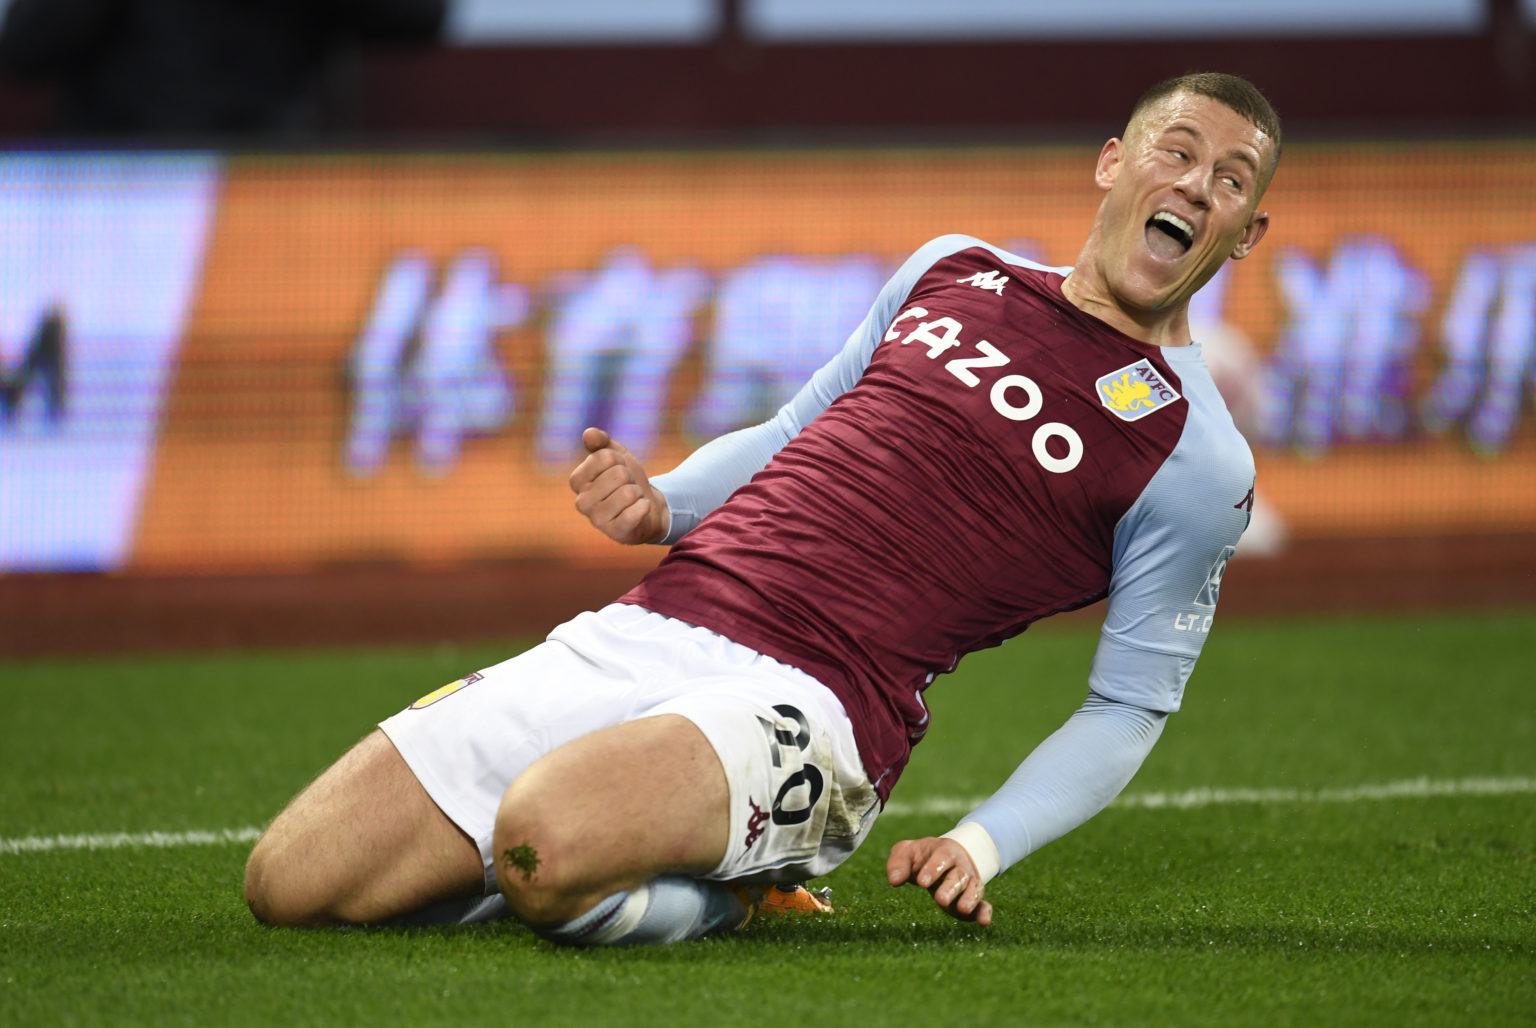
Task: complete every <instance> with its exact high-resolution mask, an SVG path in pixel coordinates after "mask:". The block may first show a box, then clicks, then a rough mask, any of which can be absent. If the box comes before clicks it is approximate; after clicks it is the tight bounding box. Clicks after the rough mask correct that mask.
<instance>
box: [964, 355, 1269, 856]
mask: <svg viewBox="0 0 1536 1028" xmlns="http://www.w3.org/2000/svg"><path fill="white" fill-rule="evenodd" d="M1167 357H1168V360H1169V363H1170V364H1172V365H1173V366H1174V367H1175V368H1176V369H1177V370H1178V371H1179V374H1180V380H1181V382H1182V384H1183V387H1184V391H1185V393H1184V395H1185V397H1186V399H1188V400H1189V402H1190V415H1189V417H1188V418H1187V419H1186V422H1185V428H1184V431H1183V434H1182V435H1181V436H1180V439H1179V442H1178V443H1177V444H1176V445H1175V447H1174V449H1173V452H1172V453H1171V454H1170V455H1169V457H1168V460H1167V461H1165V462H1164V464H1163V465H1162V467H1161V468H1160V469H1159V470H1158V471H1157V473H1156V474H1154V475H1153V476H1152V480H1151V481H1150V482H1149V483H1148V484H1147V487H1146V489H1145V490H1144V491H1143V492H1142V494H1141V496H1139V497H1138V498H1137V500H1136V502H1135V503H1134V504H1132V506H1131V509H1130V510H1129V511H1127V512H1126V514H1125V516H1124V517H1122V518H1121V520H1120V522H1119V524H1118V525H1117V526H1116V528H1115V540H1114V564H1113V571H1112V573H1111V578H1110V590H1109V605H1108V606H1109V609H1108V611H1107V612H1106V615H1105V618H1104V627H1103V629H1102V631H1101V633H1100V636H1099V645H1098V648H1097V650H1096V651H1095V654H1094V659H1093V667H1092V669H1091V670H1090V671H1089V676H1088V682H1089V687H1090V690H1091V691H1090V693H1089V697H1088V700H1087V702H1085V703H1084V704H1083V706H1082V708H1081V709H1079V710H1078V711H1077V713H1075V714H1074V715H1072V717H1071V718H1069V719H1068V721H1067V723H1066V724H1065V725H1063V726H1062V727H1061V728H1060V729H1058V730H1057V731H1056V732H1055V733H1054V734H1053V735H1051V736H1050V737H1049V738H1048V739H1046V740H1045V741H1044V742H1043V743H1041V744H1040V746H1039V747H1037V748H1036V749H1035V750H1034V752H1032V753H1031V754H1030V755H1029V757H1028V758H1027V759H1026V760H1025V761H1024V763H1022V764H1020V765H1019V767H1018V769H1017V770H1016V771H1015V772H1014V773H1013V775H1012V776H1010V777H1009V779H1008V781H1007V782H1005V783H1004V784H1003V786H1002V788H1000V789H998V791H997V792H996V793H994V794H993V795H992V796H991V797H989V798H988V799H987V800H986V801H985V802H983V803H982V804H981V806H979V807H977V808H976V809H975V810H974V811H972V812H971V813H970V814H968V815H967V816H966V817H965V818H963V819H962V821H961V825H960V826H959V827H958V828H957V829H956V832H957V833H960V834H958V835H957V836H956V837H957V838H961V837H962V836H965V837H966V838H968V839H969V841H970V843H971V844H972V845H975V846H977V848H978V849H984V848H985V846H986V845H987V842H988V841H989V840H990V843H991V844H992V845H993V846H994V847H995V849H996V853H995V856H996V858H997V860H998V867H997V869H996V870H1003V869H1006V868H1008V867H1009V866H1011V865H1012V864H1014V863H1017V862H1018V861H1020V860H1022V859H1023V858H1024V857H1025V856H1027V855H1028V854H1029V853H1031V852H1033V851H1034V850H1037V849H1039V848H1040V847H1041V846H1043V845H1045V844H1046V843H1047V842H1050V841H1051V840H1052V839H1056V838H1059V837H1060V836H1061V835H1064V834H1065V833H1066V832H1068V831H1071V830H1072V829H1073V828H1075V827H1076V826H1078V825H1080V824H1082V823H1083V822H1084V821H1086V820H1088V818H1090V817H1092V816H1093V815H1094V814H1096V813H1098V812H1099V811H1100V810H1102V809H1103V808H1104V807H1105V806H1106V805H1107V804H1108V803H1109V802H1110V801H1111V800H1112V799H1114V798H1115V796H1116V795H1118V794H1119V792H1120V790H1121V789H1123V788H1125V786H1126V784H1127V783H1129V782H1130V780H1131V778H1132V776H1133V775H1134V774H1135V773H1136V771H1137V769H1138V768H1140V767H1141V764H1142V761H1143V760H1145V759H1146V756H1147V754H1148V753H1149V752H1151V749H1152V746H1153V744H1154V743H1156V741H1157V739H1158V737H1159V736H1160V735H1161V734H1162V729H1163V725H1164V723H1165V722H1166V720H1167V715H1168V714H1169V713H1171V712H1173V711H1176V710H1178V709H1179V704H1180V702H1181V700H1182V698H1183V694H1184V685H1185V683H1186V682H1187V680H1188V679H1189V675H1190V672H1191V671H1192V670H1193V669H1194V666H1195V660H1196V658H1197V657H1198V656H1199V655H1200V650H1201V647H1202V646H1203V645H1204V643H1205V639H1206V636H1207V634H1208V633H1209V632H1210V629H1211V624H1212V622H1213V620H1214V619H1215V613H1216V601H1217V598H1218V594H1219V593H1220V589H1221V579H1222V575H1223V574H1224V573H1225V571H1226V566H1227V561H1228V560H1229V559H1230V558H1231V556H1232V553H1233V551H1234V549H1235V548H1236V546H1237V541H1238V537H1239V536H1241V535H1242V532H1243V529H1244V528H1245V527H1247V524H1248V519H1249V507H1250V504H1251V499H1252V489H1253V455H1252V454H1251V453H1250V452H1249V450H1248V446H1247V443H1245V442H1244V441H1243V438H1242V436H1241V435H1239V434H1238V432H1237V430H1236V428H1234V427H1233V425H1232V420H1231V417H1230V416H1229V415H1228V414H1227V410H1226V407H1225V405H1224V404H1222V402H1221V399H1220V396H1219V394H1218V393H1217V392H1216V387H1215V385H1214V384H1213V383H1212V382H1211V380H1210V375H1209V373H1208V372H1207V370H1206V368H1205V365H1204V362H1203V361H1202V360H1201V358H1200V354H1199V350H1198V349H1197V348H1191V349H1189V350H1188V351H1184V352H1172V353H1168V354H1167ZM968 822H969V825H968V824H967V823H968ZM970 826H977V827H979V828H980V829H981V830H982V833H983V836H984V837H983V838H982V839H980V840H978V839H977V838H976V835H975V833H974V831H972V830H971V829H970ZM967 833H969V834H967ZM972 856H973V858H976V859H977V860H978V867H980V866H982V862H983V861H984V860H985V859H987V858H986V857H978V855H977V854H976V853H975V852H972Z"/></svg>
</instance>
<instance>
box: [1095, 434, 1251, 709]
mask: <svg viewBox="0 0 1536 1028" xmlns="http://www.w3.org/2000/svg"><path fill="white" fill-rule="evenodd" d="M1193 435H1194V437H1195V438H1193V439H1191V433H1190V432H1188V431H1187V432H1186V435H1185V437H1184V438H1183V439H1181V440H1180V442H1179V444H1178V446H1177V447H1175V449H1174V452H1173V454H1172V455H1170V457H1169V459H1168V461H1167V462H1165V463H1164V465H1163V466H1162V468H1161V469H1159V471H1158V472H1157V474H1155V475H1154V476H1153V477H1152V480H1151V482H1149V483H1148V485H1147V488H1146V490H1145V491H1144V492H1143V493H1142V494H1141V496H1140V497H1139V498H1138V499H1137V501H1136V502H1135V503H1134V504H1133V505H1132V506H1131V509H1130V510H1129V511H1127V512H1126V514H1125V516H1124V517H1123V518H1121V520H1120V523H1119V524H1118V525H1117V526H1116V528H1115V542H1114V558H1113V571H1112V573H1111V577H1110V586H1109V605H1108V606H1109V609H1108V611H1107V613H1106V614H1105V617H1104V626H1103V629H1102V631H1101V633H1100V637H1099V645H1098V649H1097V650H1096V651H1095V653H1094V658H1093V667H1092V670H1091V671H1090V672H1089V677H1088V684H1089V686H1090V688H1092V689H1093V691H1094V692H1096V693H1098V694H1100V695H1101V696H1108V697H1111V698H1113V699H1117V700H1120V701H1122V702H1125V703H1131V704H1135V705H1137V706H1140V707H1145V708H1147V709H1149V710H1158V711H1164V712H1170V713H1171V712H1173V711H1176V710H1178V709H1179V704H1180V702H1181V700H1182V699H1183V695H1184V684H1185V682H1187V681H1188V679H1189V676H1190V672H1192V671H1193V670H1194V666H1195V660H1196V658H1197V657H1199V656H1200V650H1201V648H1202V647H1203V646H1204V644H1205V639H1206V636H1207V635H1208V634H1209V633H1210V630H1211V625H1212V622H1213V621H1214V620H1215V616H1216V601H1217V598H1218V594H1219V593H1220V590H1221V579H1222V575H1223V574H1224V573H1225V572H1226V568H1227V561H1228V560H1230V559H1231V557H1232V554H1233V552H1234V551H1235V549H1236V547H1237V540H1238V537H1239V536H1241V535H1242V533H1243V529H1244V528H1245V527H1247V524H1248V519H1249V516H1250V515H1249V511H1248V506H1249V501H1248V497H1249V496H1251V495H1252V489H1253V458H1252V455H1251V454H1250V453H1249V452H1248V448H1247V445H1246V444H1245V443H1243V442H1242V440H1241V437H1240V436H1236V433H1235V431H1234V432H1232V433H1231V435H1230V437H1229V438H1228V439H1226V440H1223V439H1220V438H1217V439H1212V438H1210V434H1209V433H1204V432H1201V431H1199V430H1196V431H1195V432H1194V433H1193Z"/></svg>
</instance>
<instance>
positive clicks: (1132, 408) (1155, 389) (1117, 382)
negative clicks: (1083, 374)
mask: <svg viewBox="0 0 1536 1028" xmlns="http://www.w3.org/2000/svg"><path fill="white" fill-rule="evenodd" d="M1094 384H1095V385H1096V386H1097V387H1098V393H1099V402H1100V403H1102V404H1103V405H1104V406H1105V407H1106V408H1108V409H1109V411H1110V412H1111V413H1112V414H1114V416H1115V417H1117V418H1119V419H1120V420H1121V421H1137V420H1140V419H1141V418H1144V417H1146V416H1147V415H1148V414H1151V413H1152V412H1153V411H1155V410H1157V409H1158V408H1159V407H1166V406H1167V405H1168V404H1170V403H1172V402H1173V401H1174V400H1177V399H1178V398H1179V392H1178V390H1177V389H1175V388H1173V386H1171V385H1169V384H1168V383H1167V382H1165V381H1164V380H1163V376H1162V375H1160V374H1159V373H1158V371H1157V369H1156V368H1154V367H1153V366H1152V362H1151V361H1149V360H1146V359H1142V360H1139V361H1137V362H1136V363H1135V364H1128V365H1126V366H1125V367H1123V368H1121V369H1120V370H1118V371H1111V372H1110V373H1109V374H1107V375H1105V376H1104V377H1103V378H1101V379H1099V380H1098V382H1096V383H1094Z"/></svg>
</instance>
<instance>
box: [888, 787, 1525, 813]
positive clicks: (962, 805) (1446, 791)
mask: <svg viewBox="0 0 1536 1028" xmlns="http://www.w3.org/2000/svg"><path fill="white" fill-rule="evenodd" d="M1532 792H1536V778H1456V779H1450V780H1436V779H1432V778H1409V779H1406V780H1404V781H1400V782H1383V783H1381V784H1380V785H1351V786H1340V787H1334V788H1325V789H1186V790H1184V791H1183V792H1130V793H1122V794H1121V795H1120V796H1119V797H1118V798H1116V799H1115V800H1113V801H1112V802H1111V803H1110V806H1111V807H1115V808H1120V809H1126V808H1129V809H1140V810H1166V809H1170V808H1172V809H1174V810H1193V809H1196V808H1199V807H1221V806H1232V805H1235V804H1239V803H1256V804H1261V805H1271V806H1273V805H1280V804H1292V803H1359V802H1362V801H1364V800H1396V799H1426V798H1429V797H1433V796H1506V795H1511V794H1519V793H1532ZM984 799H986V797H985V796H972V797H969V798H967V797H960V796H935V797H932V798H931V799H925V800H913V801H911V802H907V803H903V802H902V801H900V800H897V801H895V802H893V803H889V804H887V805H886V808H885V813H887V814H894V815H896V816H901V815H905V814H947V815H949V816H951V817H959V816H960V815H962V814H967V813H969V812H970V811H972V810H975V809H976V807H977V806H978V805H980V803H981V802H982V800H984Z"/></svg>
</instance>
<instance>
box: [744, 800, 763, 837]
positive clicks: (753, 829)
mask: <svg viewBox="0 0 1536 1028" xmlns="http://www.w3.org/2000/svg"><path fill="white" fill-rule="evenodd" d="M747 805H748V806H750V807H751V808H752V813H751V814H749V815H747V845H746V848H747V849H751V848H752V844H753V843H754V842H756V841H757V840H758V839H761V838H762V837H763V825H764V824H765V823H767V821H768V811H766V810H764V809H763V808H762V807H759V806H758V805H757V801H756V800H754V799H753V798H752V797H750V796H748V797H747Z"/></svg>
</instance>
